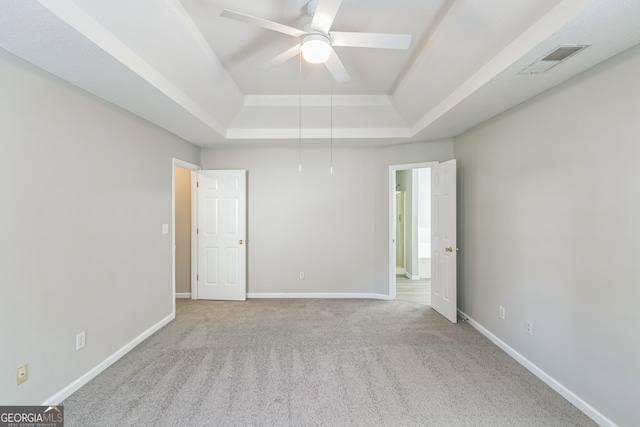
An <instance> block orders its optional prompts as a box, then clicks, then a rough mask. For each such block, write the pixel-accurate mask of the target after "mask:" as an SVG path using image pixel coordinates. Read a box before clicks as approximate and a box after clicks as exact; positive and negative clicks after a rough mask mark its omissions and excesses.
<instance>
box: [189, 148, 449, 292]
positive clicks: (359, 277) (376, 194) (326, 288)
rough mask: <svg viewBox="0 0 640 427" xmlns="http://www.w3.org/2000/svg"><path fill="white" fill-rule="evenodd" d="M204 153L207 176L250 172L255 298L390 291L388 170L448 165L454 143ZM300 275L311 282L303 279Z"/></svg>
mask: <svg viewBox="0 0 640 427" xmlns="http://www.w3.org/2000/svg"><path fill="white" fill-rule="evenodd" d="M298 155H299V151H298V149H297V148H268V149H263V148H244V149H209V150H202V157H201V163H200V164H201V165H202V167H203V169H246V170H248V200H249V202H248V265H249V275H248V290H249V292H250V293H295V292H302V293H327V292H328V293H374V294H382V295H387V294H388V291H389V165H394V164H405V163H416V162H426V161H437V160H447V159H450V158H452V156H453V143H452V141H442V142H433V143H418V144H408V145H400V146H394V147H389V148H375V149H345V148H343V149H335V151H334V156H333V157H334V173H333V175H332V174H330V173H329V161H330V160H329V159H330V157H329V149H328V148H308V147H305V148H304V149H303V152H302V165H303V170H302V172H298ZM300 271H304V272H305V279H304V280H300V279H298V274H299V272H300Z"/></svg>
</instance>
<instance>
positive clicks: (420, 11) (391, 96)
mask: <svg viewBox="0 0 640 427" xmlns="http://www.w3.org/2000/svg"><path fill="white" fill-rule="evenodd" d="M320 1H322V0H320ZM224 8H229V9H233V10H236V11H239V12H242V13H246V14H250V15H254V16H257V17H261V18H265V19H269V20H273V21H277V22H280V23H283V24H286V25H289V26H292V27H296V28H300V29H303V28H304V26H305V25H306V24H308V23H309V22H310V20H311V17H310V16H309V15H308V13H307V1H306V0H264V1H260V2H256V1H249V0H226V1H222V0H164V1H159V0H138V1H134V2H132V1H125V0H111V1H109V2H104V1H98V0H75V1H72V0H39V1H36V0H0V47H2V48H4V49H6V50H7V51H9V52H12V53H14V54H15V55H17V56H19V57H22V58H24V59H26V60H27V61H30V62H32V63H33V64H35V65H37V66H39V67H41V68H43V69H44V70H46V71H48V72H50V73H52V74H54V75H56V76H58V77H60V78H62V79H64V80H67V81H69V82H70V83H72V84H74V85H77V86H78V87H81V88H83V89H85V90H87V91H89V92H91V93H93V94H95V95H97V96H99V97H101V98H104V99H105V100H107V101H109V102H112V103H114V104H116V105H118V106H120V107H122V108H124V109H126V110H129V111H131V112H132V113H133V114H136V115H138V116H140V117H142V118H144V119H146V120H149V121H150V122H152V123H155V124H156V125H158V126H161V127H163V128H165V129H167V130H169V131H171V132H173V133H175V134H176V135H178V136H180V137H182V138H185V139H187V140H189V141H191V142H194V143H196V144H198V145H200V146H203V147H207V146H221V145H243V144H261V145H265V144H272V145H283V144H293V143H297V141H298V137H299V135H302V137H303V138H304V139H305V141H307V143H309V144H314V143H317V144H320V143H322V142H323V141H324V140H326V139H328V138H330V137H331V136H333V138H334V141H335V142H336V143H337V144H340V145H349V146H374V145H385V144H395V143H403V142H411V141H423V140H434V139H441V138H447V137H452V136H455V135H458V134H460V133H461V132H464V131H465V130H467V129H469V128H470V127H472V126H475V125H476V124H478V123H481V122H482V121H484V120H487V119H489V118H491V117H493V116H494V115H496V114H498V113H500V112H501V111H504V110H506V109H508V108H510V107H512V106H514V105H517V104H519V103H521V102H523V101H525V100H526V99H529V98H530V97H532V96H535V95H537V94H539V93H541V92H543V91H545V90H547V89H549V88H551V87H553V86H555V85H557V84H559V83H561V82H562V81H565V80H567V79H568V78H570V77H572V76H574V75H576V74H578V73H580V72H582V71H584V70H586V69H587V68H589V67H592V66H593V65H595V64H597V63H599V62H601V61H603V60H606V59H607V58H609V57H611V56H613V55H615V54H617V53H619V52H621V51H623V50H625V49H628V48H629V47H632V46H634V45H636V44H638V43H639V42H640V25H638V23H639V22H640V1H637V0H628V1H625V0H610V1H594V0H537V1H534V2H532V1H528V0H490V1H484V2H478V1H476V0H432V1H429V2H425V1H423V0H397V1H394V2H393V5H392V6H391V5H390V2H388V1H385V0H343V1H342V4H341V6H340V9H339V10H338V14H337V16H336V19H335V21H334V23H333V25H332V30H334V31H364V32H381V33H401V34H410V35H411V36H412V41H411V44H410V47H409V49H408V50H406V51H394V50H384V49H368V48H346V47H336V52H337V54H338V55H339V57H340V59H341V60H342V62H343V63H344V66H345V67H346V69H347V70H348V72H349V74H350V75H351V80H349V81H347V82H345V83H341V84H337V83H335V82H333V80H332V79H331V76H330V74H329V73H328V71H327V70H326V69H325V68H324V67H323V66H321V65H320V66H318V65H311V64H306V63H304V62H303V64H302V65H303V66H302V73H301V74H300V68H299V67H300V63H299V61H298V58H297V57H296V58H293V59H291V60H289V61H287V62H285V63H283V64H279V65H278V66H276V67H274V68H272V69H271V70H269V71H262V70H261V69H260V68H259V67H260V65H261V64H263V63H265V62H266V61H268V60H269V59H271V58H272V57H274V56H276V55H277V54H279V53H281V52H282V51H284V50H286V49H288V48H290V47H292V46H294V45H296V44H297V43H299V39H296V38H294V37H292V36H288V35H284V34H281V33H276V32H273V31H269V30H266V29H263V28H257V27H255V26H252V25H250V24H247V23H243V22H238V21H234V20H231V19H228V18H224V17H221V16H220V13H221V11H222V10H223V9H224ZM565 44H585V45H589V47H588V48H587V49H585V50H584V51H582V52H580V53H579V54H577V55H575V56H574V57H571V58H569V59H568V60H567V61H566V62H563V63H561V64H560V65H558V66H556V67H554V68H552V69H551V70H550V71H548V72H547V73H545V74H540V75H524V74H519V72H520V71H521V70H522V69H523V68H525V67H526V66H527V65H529V64H531V63H533V62H534V61H536V60H537V59H539V58H540V57H542V56H544V55H545V54H546V53H548V52H550V51H551V50H553V49H554V48H555V47H557V46H559V45H565ZM331 92H333V94H334V96H333V97H332V98H330V97H329V93H331ZM301 93H302V108H301V105H300V101H301V97H300V94H301ZM301 123H302V129H301V128H300V124H301ZM331 123H332V124H333V131H331V129H330V126H331Z"/></svg>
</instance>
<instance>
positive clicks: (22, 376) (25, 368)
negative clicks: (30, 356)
mask: <svg viewBox="0 0 640 427" xmlns="http://www.w3.org/2000/svg"><path fill="white" fill-rule="evenodd" d="M27 379H29V365H28V364H26V363H25V364H24V365H22V366H20V367H19V368H18V372H17V377H16V380H17V383H18V385H20V384H22V383H23V382H25V381H26V380H27Z"/></svg>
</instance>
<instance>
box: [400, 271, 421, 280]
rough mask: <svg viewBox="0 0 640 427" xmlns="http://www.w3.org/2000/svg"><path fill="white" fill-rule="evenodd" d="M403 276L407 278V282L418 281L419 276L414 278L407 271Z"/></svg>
mask: <svg viewBox="0 0 640 427" xmlns="http://www.w3.org/2000/svg"><path fill="white" fill-rule="evenodd" d="M404 275H405V276H406V277H407V279H409V280H420V276H414V275H412V274H411V273H409V272H408V271H407V272H406V273H404Z"/></svg>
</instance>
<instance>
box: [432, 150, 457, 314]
mask: <svg viewBox="0 0 640 427" xmlns="http://www.w3.org/2000/svg"><path fill="white" fill-rule="evenodd" d="M431 221H432V227H431V245H432V256H431V273H432V277H431V307H433V309H434V310H436V311H437V312H438V313H440V314H442V315H443V316H444V317H446V318H447V319H449V320H450V321H451V322H453V323H457V321H458V304H457V302H458V301H457V280H456V257H457V247H456V161H455V160H449V161H447V162H443V163H440V164H438V165H437V166H432V167H431Z"/></svg>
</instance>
